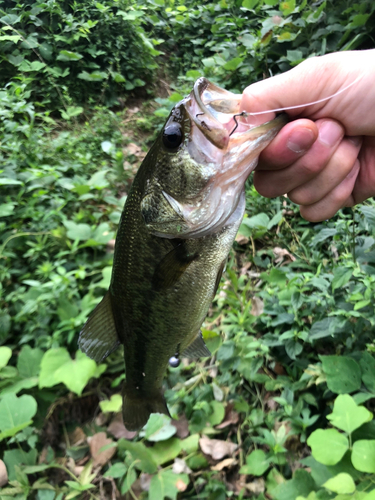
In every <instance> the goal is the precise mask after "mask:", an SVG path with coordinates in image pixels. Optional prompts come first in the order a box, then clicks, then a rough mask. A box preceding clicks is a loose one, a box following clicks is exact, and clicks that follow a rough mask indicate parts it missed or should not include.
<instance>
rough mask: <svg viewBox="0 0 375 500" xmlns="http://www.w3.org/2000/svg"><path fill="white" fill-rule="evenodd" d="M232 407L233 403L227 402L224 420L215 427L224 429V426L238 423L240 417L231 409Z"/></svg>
mask: <svg viewBox="0 0 375 500" xmlns="http://www.w3.org/2000/svg"><path fill="white" fill-rule="evenodd" d="M233 407H234V404H233V403H229V404H227V406H226V408H225V415H224V420H223V421H222V422H221V424H219V425H216V426H215V427H216V429H225V427H228V426H229V425H232V424H234V425H235V424H237V423H238V421H239V419H240V417H239V415H238V413H237V412H236V411H235V410H234V409H233Z"/></svg>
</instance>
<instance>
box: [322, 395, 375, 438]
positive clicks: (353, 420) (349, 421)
mask: <svg viewBox="0 0 375 500" xmlns="http://www.w3.org/2000/svg"><path fill="white" fill-rule="evenodd" d="M327 418H328V420H330V421H331V423H332V425H334V426H335V427H338V428H339V429H341V430H343V431H345V432H347V433H348V434H351V433H352V432H353V431H355V430H356V429H358V427H361V425H363V424H364V423H366V422H370V420H372V413H371V412H370V411H368V410H366V408H364V407H363V406H358V405H357V404H356V403H355V401H354V399H353V398H352V397H351V396H349V394H342V395H340V396H337V398H336V400H335V403H334V405H333V412H332V413H331V414H330V415H328V417H327Z"/></svg>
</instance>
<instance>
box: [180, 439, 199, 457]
mask: <svg viewBox="0 0 375 500" xmlns="http://www.w3.org/2000/svg"><path fill="white" fill-rule="evenodd" d="M180 443H181V448H182V449H183V450H184V451H186V454H187V455H190V454H191V453H194V452H195V451H198V449H199V434H192V435H191V436H189V437H187V438H185V439H183V440H182V441H180Z"/></svg>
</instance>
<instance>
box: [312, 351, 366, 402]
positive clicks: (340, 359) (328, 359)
mask: <svg viewBox="0 0 375 500" xmlns="http://www.w3.org/2000/svg"><path fill="white" fill-rule="evenodd" d="M319 357H320V359H321V361H322V365H323V371H324V373H325V375H326V377H327V385H328V388H329V389H330V390H331V391H332V392H334V393H336V394H344V393H350V392H354V391H357V390H358V389H359V388H360V387H361V369H360V367H359V365H358V363H357V362H356V361H354V359H352V358H349V357H347V356H319Z"/></svg>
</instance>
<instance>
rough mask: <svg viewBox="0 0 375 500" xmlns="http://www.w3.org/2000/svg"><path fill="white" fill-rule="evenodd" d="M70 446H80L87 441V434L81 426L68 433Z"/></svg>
mask: <svg viewBox="0 0 375 500" xmlns="http://www.w3.org/2000/svg"><path fill="white" fill-rule="evenodd" d="M68 438H69V443H70V446H79V445H80V444H83V443H85V442H86V434H85V433H84V432H83V430H82V429H81V427H76V428H75V429H74V431H73V432H71V433H69V435H68Z"/></svg>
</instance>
